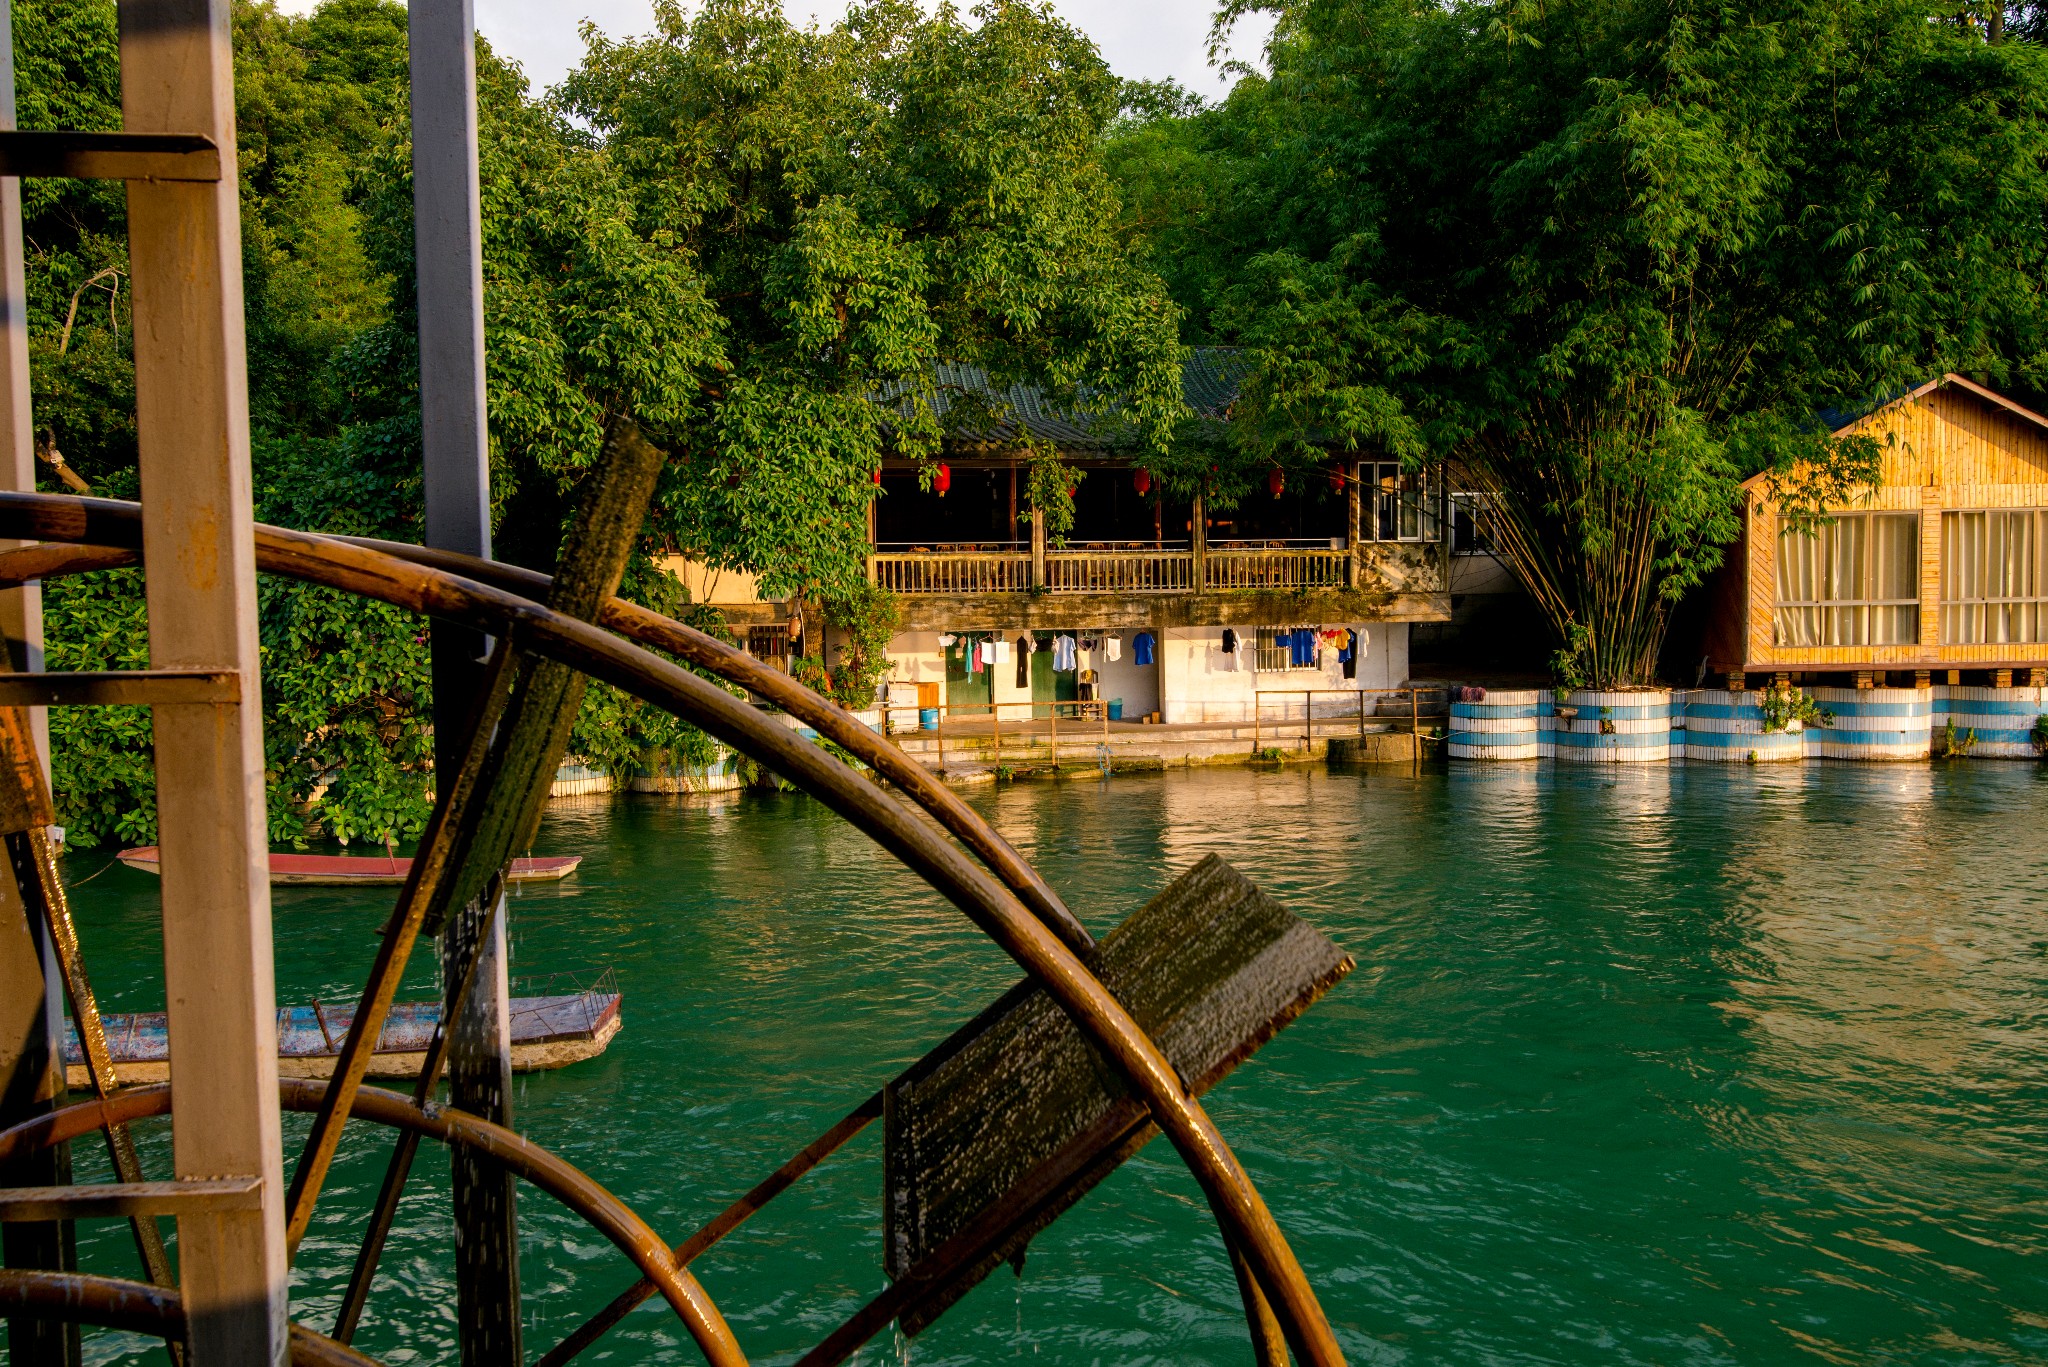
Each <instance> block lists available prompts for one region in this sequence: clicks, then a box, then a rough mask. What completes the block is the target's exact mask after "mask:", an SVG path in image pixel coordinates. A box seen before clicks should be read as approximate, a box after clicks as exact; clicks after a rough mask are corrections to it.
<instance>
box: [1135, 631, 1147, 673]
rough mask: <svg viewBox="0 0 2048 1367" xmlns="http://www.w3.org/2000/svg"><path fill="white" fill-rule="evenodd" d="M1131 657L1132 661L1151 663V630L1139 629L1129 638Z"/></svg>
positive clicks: (1142, 663)
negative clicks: (1139, 630)
mask: <svg viewBox="0 0 2048 1367" xmlns="http://www.w3.org/2000/svg"><path fill="white" fill-rule="evenodd" d="M1131 659H1132V661H1133V662H1134V663H1137V664H1141V665H1148V664H1151V663H1152V633H1151V632H1149V631H1141V632H1139V633H1138V634H1137V635H1136V636H1133V637H1132V638H1131Z"/></svg>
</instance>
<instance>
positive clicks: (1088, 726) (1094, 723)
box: [878, 698, 1109, 774]
mask: <svg viewBox="0 0 2048 1367" xmlns="http://www.w3.org/2000/svg"><path fill="white" fill-rule="evenodd" d="M1020 707H1022V708H1030V709H1031V711H1030V713H1029V714H1028V715H1027V716H1026V717H1025V718H1024V719H1023V721H1022V722H1021V723H1019V724H1017V725H1014V726H1013V727H1012V728H1011V733H1010V734H1011V735H1012V736H1014V737H1017V738H1019V739H1020V740H1021V741H1022V743H1023V745H1024V747H1025V749H1026V751H1027V754H1028V751H1029V749H1030V747H1031V745H1032V743H1033V740H1034V738H1036V737H1038V736H1040V735H1042V736H1044V738H1045V742H1046V746H1047V763H1048V764H1049V765H1050V767H1051V768H1052V769H1053V770H1054V771H1057V770H1058V769H1059V765H1060V717H1061V716H1062V715H1063V711H1062V709H1064V715H1065V716H1066V717H1067V718H1068V725H1067V736H1068V745H1069V746H1072V745H1073V744H1075V743H1076V742H1075V739H1074V738H1075V737H1077V736H1092V737H1093V738H1094V739H1093V740H1088V741H1081V742H1080V743H1081V744H1094V745H1100V746H1104V747H1107V746H1108V744H1109V700H1108V699H1107V698H1079V699H1077V698H1061V699H1057V700H1048V699H1043V698H1018V699H1015V700H1013V701H1010V702H966V703H941V704H940V705H939V706H937V707H918V706H916V705H915V704H903V703H891V704H887V705H885V706H883V707H881V708H880V709H878V710H879V711H880V712H881V714H882V732H883V734H884V735H894V734H895V733H896V732H897V731H898V730H902V731H905V732H918V733H921V732H922V726H921V724H920V718H919V716H918V714H919V713H921V712H935V713H937V714H938V715H937V721H938V725H937V726H936V727H934V728H933V730H932V732H931V735H932V738H933V742H934V744H935V745H936V746H937V748H938V756H937V758H938V769H939V772H940V773H942V774H943V773H945V772H946V715H947V713H954V714H956V721H957V719H958V716H959V715H965V716H967V717H971V718H983V717H986V718H987V719H988V724H989V729H988V733H987V734H988V737H989V742H990V759H989V763H990V765H991V766H996V765H1000V764H1001V763H1002V762H1003V709H1004V708H1020ZM903 712H907V713H909V714H911V715H910V722H911V724H910V725H909V726H907V727H898V726H897V725H896V723H895V721H894V720H893V718H894V716H895V715H896V714H897V713H903ZM1033 722H1044V723H1045V728H1044V730H1043V731H1040V730H1037V729H1036V728H1035V727H1033V725H1032V723H1033ZM953 734H954V735H955V737H956V738H957V737H959V736H961V735H962V734H963V733H962V732H960V731H959V730H958V729H957V727H956V729H955V730H954V733H953ZM968 734H972V735H974V736H976V737H979V736H980V735H981V734H982V733H981V732H980V731H979V730H976V731H974V732H972V733H968Z"/></svg>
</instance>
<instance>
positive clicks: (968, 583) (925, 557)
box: [868, 550, 1031, 596]
mask: <svg viewBox="0 0 2048 1367" xmlns="http://www.w3.org/2000/svg"><path fill="white" fill-rule="evenodd" d="M868 578H869V579H870V580H871V581H873V582H874V583H875V584H877V585H879V586H880V587H882V588H885V589H887V590H888V591H889V592H891V593H896V594H918V593H942V594H948V595H955V596H957V595H962V594H981V593H1028V592H1030V590H1031V553H1030V552H1029V551H982V550H938V551H927V550H912V551H877V552H876V553H875V554H873V555H871V556H869V557H868Z"/></svg>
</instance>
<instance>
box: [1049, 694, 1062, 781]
mask: <svg viewBox="0 0 2048 1367" xmlns="http://www.w3.org/2000/svg"><path fill="white" fill-rule="evenodd" d="M1050 720H1051V722H1052V776H1053V777H1054V778H1058V777H1059V776H1060V705H1059V703H1057V702H1055V703H1053V705H1052V716H1051V718H1050Z"/></svg>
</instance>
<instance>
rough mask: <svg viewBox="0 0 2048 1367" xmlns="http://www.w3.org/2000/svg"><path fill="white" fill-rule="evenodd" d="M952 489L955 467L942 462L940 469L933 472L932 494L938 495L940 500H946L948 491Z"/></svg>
mask: <svg viewBox="0 0 2048 1367" xmlns="http://www.w3.org/2000/svg"><path fill="white" fill-rule="evenodd" d="M952 487H953V467H952V466H950V465H948V464H946V462H944V461H940V462H939V468H938V469H936V470H934V471H932V492H933V493H935V494H937V495H938V496H939V497H940V498H944V497H945V496H946V490H948V489H950V488H952Z"/></svg>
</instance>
